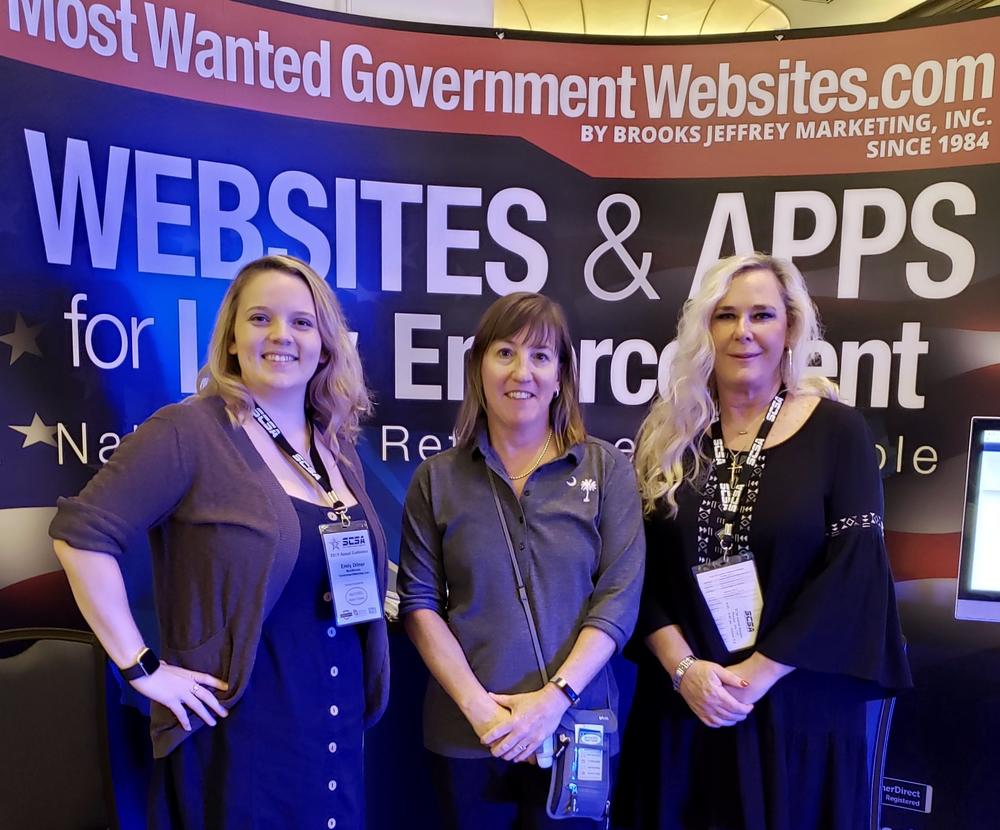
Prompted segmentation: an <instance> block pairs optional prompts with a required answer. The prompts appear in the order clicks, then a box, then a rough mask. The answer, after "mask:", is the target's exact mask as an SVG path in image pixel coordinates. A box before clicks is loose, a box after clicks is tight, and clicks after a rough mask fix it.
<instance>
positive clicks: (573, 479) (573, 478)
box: [566, 476, 576, 487]
mask: <svg viewBox="0 0 1000 830" xmlns="http://www.w3.org/2000/svg"><path fill="white" fill-rule="evenodd" d="M566 486H567V487H576V476H570V477H569V478H568V479H566Z"/></svg>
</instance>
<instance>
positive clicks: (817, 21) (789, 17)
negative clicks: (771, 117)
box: [493, 0, 923, 37]
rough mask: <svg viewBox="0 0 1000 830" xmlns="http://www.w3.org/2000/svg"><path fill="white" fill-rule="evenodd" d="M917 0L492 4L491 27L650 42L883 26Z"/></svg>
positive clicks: (535, 0) (531, 0)
mask: <svg viewBox="0 0 1000 830" xmlns="http://www.w3.org/2000/svg"><path fill="white" fill-rule="evenodd" d="M922 2H923V0H614V2H607V0H494V4H493V24H494V26H496V27H497V28H500V29H528V30H532V31H539V32H565V33H572V34H592V35H598V34H599V35H639V36H643V35H645V36H650V37H665V36H670V35H674V36H687V37H691V36H697V35H717V34H733V33H740V32H768V31H776V30H777V31H780V30H783V29H803V28H811V27H814V26H835V25H842V24H854V23H874V22H881V21H884V20H889V19H891V18H893V17H895V16H896V15H898V14H901V13H902V12H905V11H908V10H909V9H911V8H913V7H914V6H918V5H920V4H921V3H922Z"/></svg>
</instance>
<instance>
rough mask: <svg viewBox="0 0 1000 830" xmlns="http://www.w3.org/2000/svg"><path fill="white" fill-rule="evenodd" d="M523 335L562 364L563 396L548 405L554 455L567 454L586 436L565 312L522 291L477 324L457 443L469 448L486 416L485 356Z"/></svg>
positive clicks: (542, 297)
mask: <svg viewBox="0 0 1000 830" xmlns="http://www.w3.org/2000/svg"><path fill="white" fill-rule="evenodd" d="M522 332H523V333H524V334H525V336H526V337H527V338H529V339H531V340H536V341H538V342H550V343H552V344H553V345H554V347H555V351H556V359H557V360H558V363H559V397H557V398H555V399H554V400H553V401H552V403H551V404H549V423H550V424H551V425H552V431H553V433H554V437H555V440H556V450H557V451H558V452H560V453H562V452H565V451H566V450H567V449H568V448H569V447H571V446H573V445H574V444H578V443H580V441H582V440H583V439H584V438H586V437H587V431H586V430H585V429H584V426H583V415H582V414H581V413H580V384H579V381H578V379H577V369H576V354H575V352H574V351H573V341H572V340H571V339H570V336H569V326H568V325H567V324H566V315H565V314H563V310H562V307H561V306H560V305H559V304H558V303H557V302H556V301H555V300H552V299H550V298H548V297H546V296H545V295H543V294H535V293H533V292H530V291H518V292H515V293H514V294H508V295H507V296H505V297H501V298H500V299H498V300H497V301H496V302H494V303H493V305H491V306H490V307H489V308H488V309H486V313H485V314H483V316H482V317H481V318H480V320H479V325H478V326H476V334H475V337H474V338H473V341H472V348H471V349H469V353H468V355H467V357H466V361H465V398H464V399H463V400H462V405H461V407H460V408H459V410H458V418H457V419H456V421H455V441H456V443H458V444H461V445H463V446H469V445H471V444H472V442H473V441H474V440H475V437H476V430H477V425H478V423H479V421H480V419H482V418H484V417H485V415H486V397H485V394H484V393H483V373H482V370H483V357H484V356H485V354H486V350H487V349H488V348H489V346H490V344H491V343H494V342H496V341H497V340H508V339H510V338H511V337H513V336H515V335H517V334H521V333H522Z"/></svg>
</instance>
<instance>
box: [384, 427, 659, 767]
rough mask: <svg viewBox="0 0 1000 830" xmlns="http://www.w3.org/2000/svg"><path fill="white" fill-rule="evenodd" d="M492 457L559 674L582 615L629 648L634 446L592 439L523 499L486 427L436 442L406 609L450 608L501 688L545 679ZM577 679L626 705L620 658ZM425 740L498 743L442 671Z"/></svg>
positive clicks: (488, 683) (597, 702)
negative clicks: (477, 728)
mask: <svg viewBox="0 0 1000 830" xmlns="http://www.w3.org/2000/svg"><path fill="white" fill-rule="evenodd" d="M487 466H488V467H489V468H490V469H492V470H493V471H494V472H495V473H496V474H497V484H498V490H499V493H500V500H501V503H502V505H503V509H504V514H505V515H506V518H507V525H508V527H509V528H510V534H511V537H512V541H513V543H514V551H515V554H516V555H517V557H518V565H519V567H520V569H521V574H522V576H523V578H524V581H525V586H526V588H527V592H528V599H529V601H530V603H531V608H532V611H533V612H534V617H535V623H536V625H537V627H538V634H539V639H540V640H541V646H542V654H543V655H544V657H545V660H546V668H547V669H548V672H549V674H550V675H552V674H554V673H555V671H556V670H557V669H558V668H559V666H560V665H561V664H562V662H563V661H564V660H565V659H566V656H567V655H568V654H569V652H570V650H571V649H572V647H573V644H574V643H575V642H576V639H577V637H578V635H579V633H580V629H581V628H582V627H583V626H585V625H589V626H593V627H594V628H598V629H600V630H601V631H603V632H604V633H605V634H607V635H608V636H609V637H611V639H612V640H614V641H615V644H616V645H617V647H618V648H619V649H621V648H622V646H623V645H624V644H625V641H626V640H627V639H628V637H629V635H630V634H631V632H632V627H633V626H634V625H635V620H636V614H637V611H638V603H639V594H640V590H641V587H642V571H643V565H644V561H645V540H644V535H643V530H642V511H641V508H640V504H639V495H638V488H637V486H636V481H635V475H634V474H633V471H632V467H631V465H630V464H629V462H628V459H626V458H625V456H624V455H622V453H620V452H619V451H618V450H616V449H615V448H614V447H612V446H611V445H610V444H608V443H607V442H605V441H601V440H600V439H597V438H587V439H586V440H585V441H583V442H582V443H580V444H577V445H576V446H574V447H571V448H570V449H569V450H567V451H566V452H565V453H563V455H561V456H560V457H559V458H556V459H554V460H553V461H550V462H549V463H547V464H545V465H543V466H542V467H539V468H538V469H537V470H535V472H534V473H532V474H531V477H530V478H529V479H528V481H527V483H526V484H525V487H524V491H523V493H522V494H521V499H520V501H518V499H517V497H516V496H515V494H514V490H513V488H512V487H511V485H510V481H509V479H508V478H507V475H506V473H505V471H504V468H503V464H502V463H501V462H500V460H499V458H498V457H497V455H496V453H495V452H494V451H493V448H492V447H491V446H490V444H489V439H488V436H487V433H486V430H485V429H483V430H482V431H481V432H480V434H479V436H478V439H477V441H476V443H475V445H474V446H473V447H471V448H470V447H456V448H453V449H450V450H447V451H445V452H442V453H439V454H438V455H434V456H432V457H431V458H429V459H427V460H426V461H424V462H423V463H422V464H421V465H420V467H419V468H418V469H417V471H416V473H415V474H414V476H413V480H412V481H411V482H410V488H409V491H408V492H407V495H406V503H405V507H404V513H403V534H402V544H401V549H400V557H399V583H398V585H399V594H400V613H401V614H408V613H410V612H411V611H416V610H417V609H420V608H427V609H430V610H433V611H436V612H437V613H438V614H440V615H441V616H442V617H443V618H444V619H445V620H446V621H447V622H448V626H449V628H450V629H451V631H452V633H453V634H454V635H455V638H456V639H457V640H458V642H459V644H460V645H461V647H462V650H463V652H464V653H465V656H466V658H467V659H468V661H469V665H470V666H471V667H472V671H473V672H474V673H475V675H476V677H477V678H479V681H480V682H481V683H482V684H483V686H484V687H485V688H486V689H487V690H488V691H491V692H500V693H504V694H511V693H519V692H529V691H533V690H535V689H538V688H539V687H540V686H541V684H542V679H541V674H540V672H539V670H538V663H537V661H536V659H535V653H534V649H533V648H532V644H531V635H530V633H529V631H528V624H527V622H526V620H525V617H524V610H523V608H522V606H521V603H520V601H519V600H518V596H517V587H516V582H515V578H514V570H513V567H512V566H511V562H510V554H509V553H508V551H507V546H506V543H505V542H504V538H503V531H502V529H501V527H500V520H499V517H498V516H497V513H496V507H495V505H494V503H493V495H492V492H491V490H490V485H489V479H488V477H487ZM577 691H580V692H581V701H580V703H579V704H578V705H579V706H580V707H582V708H588V709H589V708H600V707H605V706H611V707H612V708H617V703H618V690H617V688H616V686H615V682H614V677H613V675H612V673H611V670H610V668H609V667H605V668H604V669H602V671H601V672H599V673H598V674H597V676H596V677H595V678H594V679H593V680H592V681H591V682H590V684H589V685H588V686H587V688H586V689H583V690H577ZM424 743H425V745H426V746H427V748H428V749H430V750H431V751H433V752H437V753H439V754H441V755H447V756H450V757H455V758H477V757H488V756H489V749H488V748H486V747H484V746H482V745H481V744H480V743H479V740H478V738H477V737H476V734H475V732H474V731H473V729H472V727H471V726H470V725H469V724H468V722H467V721H466V720H465V718H464V716H463V715H462V713H461V711H460V710H459V708H458V707H457V706H456V705H455V703H454V702H453V701H452V700H451V698H449V697H448V695H447V694H446V693H445V692H444V690H443V689H442V688H441V687H440V686H439V685H438V683H437V682H435V681H434V679H433V678H431V681H430V683H429V686H428V690H427V697H426V701H425V707H424Z"/></svg>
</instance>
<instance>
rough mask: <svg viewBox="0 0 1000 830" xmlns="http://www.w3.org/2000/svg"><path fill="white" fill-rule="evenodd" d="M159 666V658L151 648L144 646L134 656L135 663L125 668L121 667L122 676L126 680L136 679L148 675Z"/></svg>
mask: <svg viewBox="0 0 1000 830" xmlns="http://www.w3.org/2000/svg"><path fill="white" fill-rule="evenodd" d="M159 667H160V658H159V657H157V656H156V654H155V652H154V651H153V649H151V648H144V649H143V650H142V651H140V652H139V656H138V657H136V658H135V663H134V664H133V665H131V666H129V667H128V668H127V669H122V670H121V672H122V677H124V678H125V679H126V680H128V681H132V680H138V679H139V678H140V677H149V675H151V674H152V673H153V672H154V671H156V670H157V669H158V668H159Z"/></svg>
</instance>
